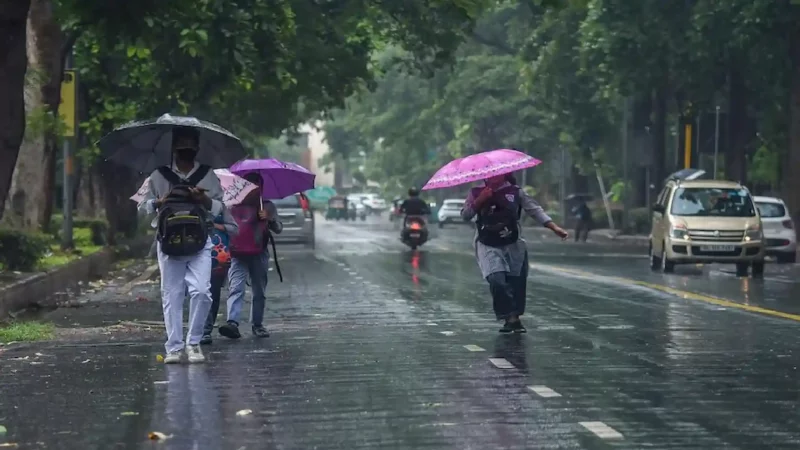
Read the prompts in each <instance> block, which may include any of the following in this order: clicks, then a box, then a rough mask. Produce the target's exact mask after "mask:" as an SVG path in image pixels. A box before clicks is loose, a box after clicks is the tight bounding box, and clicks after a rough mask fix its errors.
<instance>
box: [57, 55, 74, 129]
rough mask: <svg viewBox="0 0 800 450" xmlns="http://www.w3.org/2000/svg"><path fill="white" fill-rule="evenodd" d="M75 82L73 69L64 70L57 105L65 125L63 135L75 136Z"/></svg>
mask: <svg viewBox="0 0 800 450" xmlns="http://www.w3.org/2000/svg"><path fill="white" fill-rule="evenodd" d="M77 91H78V90H77V83H76V79H75V71H74V70H65V71H64V79H63V80H61V104H60V105H58V115H59V116H61V120H63V121H64V124H65V125H66V126H67V129H66V131H64V136H65V137H75V134H76V131H77V128H78V118H77V112H78V108H77V107H76V106H77V105H76V94H77Z"/></svg>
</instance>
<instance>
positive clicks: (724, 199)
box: [671, 187, 756, 217]
mask: <svg viewBox="0 0 800 450" xmlns="http://www.w3.org/2000/svg"><path fill="white" fill-rule="evenodd" d="M671 213H672V214H674V215H676V216H716V217H753V216H755V215H756V211H755V208H754V207H753V200H752V199H751V198H750V194H749V193H748V192H747V191H746V190H744V189H716V188H705V187H698V188H678V191H677V192H676V193H675V196H674V197H673V199H672V211H671Z"/></svg>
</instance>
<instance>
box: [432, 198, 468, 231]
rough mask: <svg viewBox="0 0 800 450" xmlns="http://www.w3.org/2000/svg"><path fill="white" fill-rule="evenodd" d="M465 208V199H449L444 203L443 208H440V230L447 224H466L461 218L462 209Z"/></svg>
mask: <svg viewBox="0 0 800 450" xmlns="http://www.w3.org/2000/svg"><path fill="white" fill-rule="evenodd" d="M463 207H464V199H461V198H449V199H447V200H445V201H444V202H442V207H441V208H439V214H438V215H439V228H442V227H443V226H444V225H445V224H447V223H453V222H459V223H460V222H464V219H462V218H461V208H463Z"/></svg>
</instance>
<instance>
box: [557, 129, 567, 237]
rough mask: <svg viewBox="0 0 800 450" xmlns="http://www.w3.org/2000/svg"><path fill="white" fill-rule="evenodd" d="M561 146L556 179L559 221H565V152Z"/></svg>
mask: <svg viewBox="0 0 800 450" xmlns="http://www.w3.org/2000/svg"><path fill="white" fill-rule="evenodd" d="M560 148H561V176H560V177H559V180H558V197H559V198H560V199H561V202H560V205H561V211H560V212H561V223H566V222H567V152H566V151H564V146H563V145H562V146H560Z"/></svg>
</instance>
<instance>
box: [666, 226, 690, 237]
mask: <svg viewBox="0 0 800 450" xmlns="http://www.w3.org/2000/svg"><path fill="white" fill-rule="evenodd" d="M669 235H670V237H672V239H683V240H687V239H689V230H687V229H686V226H685V225H680V224H679V225H671V226H670V230H669Z"/></svg>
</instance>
